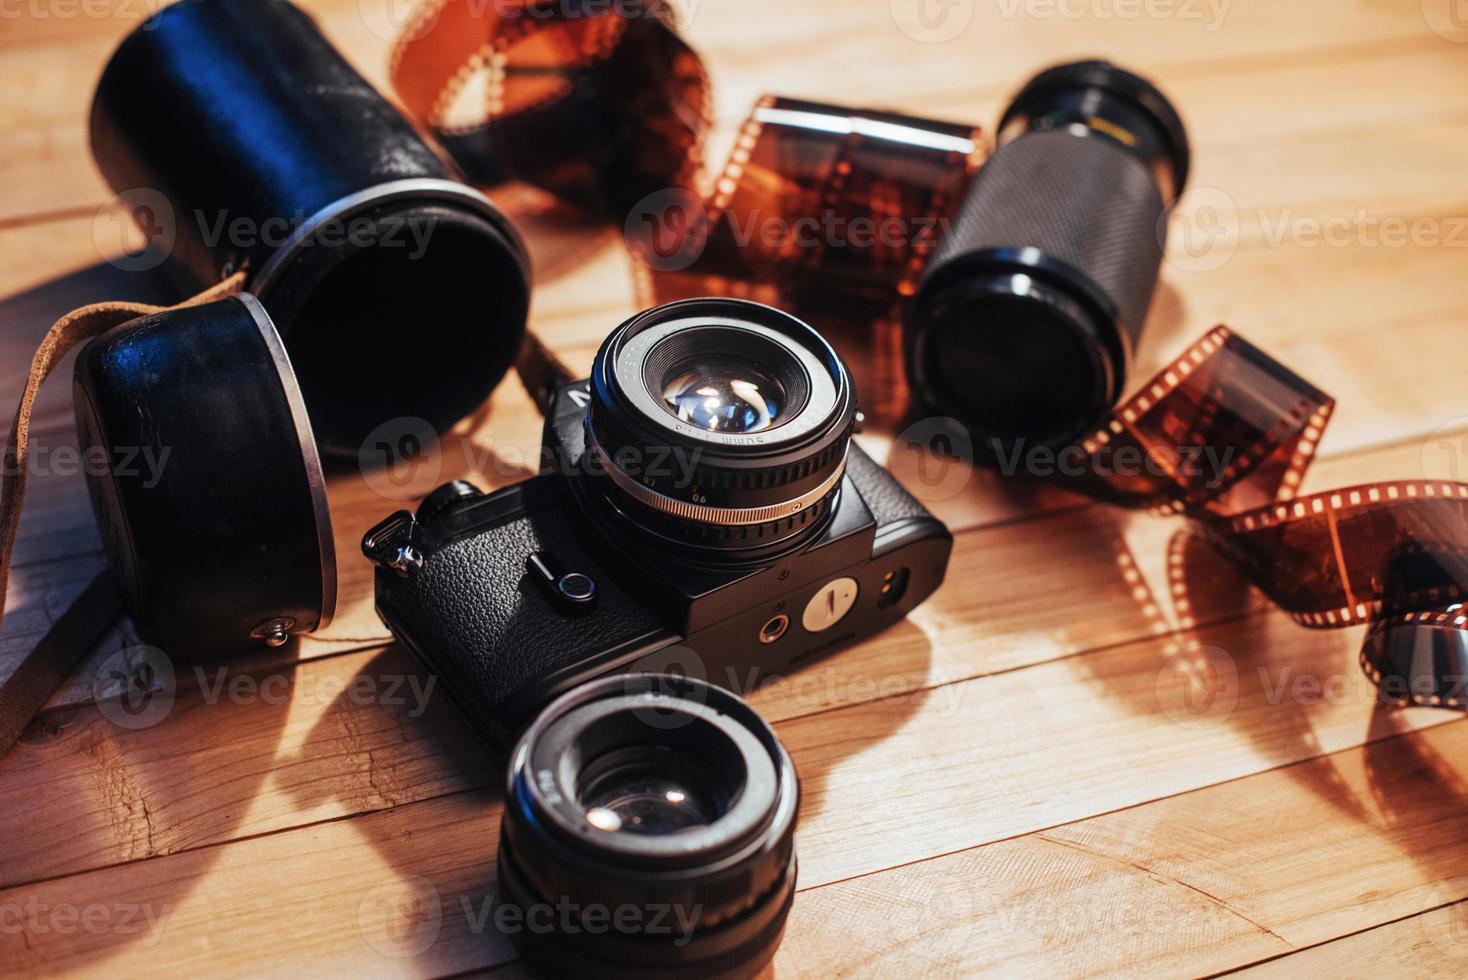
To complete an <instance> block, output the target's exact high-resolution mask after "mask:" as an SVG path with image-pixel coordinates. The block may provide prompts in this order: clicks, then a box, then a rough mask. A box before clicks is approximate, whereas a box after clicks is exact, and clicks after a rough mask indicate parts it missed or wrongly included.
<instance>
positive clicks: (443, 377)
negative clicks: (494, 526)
mask: <svg viewBox="0 0 1468 980" xmlns="http://www.w3.org/2000/svg"><path fill="white" fill-rule="evenodd" d="M91 143H92V152H93V155H94V157H95V158H96V160H97V165H98V167H99V168H100V169H101V171H102V173H103V175H104V176H105V177H106V179H107V182H108V183H109V184H110V185H111V186H112V188H113V190H115V191H117V192H118V194H119V195H120V198H121V200H122V202H123V203H130V202H133V201H134V200H138V201H141V202H143V203H142V204H139V205H138V206H135V207H131V208H130V209H129V210H130V211H131V212H132V214H131V216H132V217H133V218H135V219H136V220H137V222H138V223H139V225H140V226H141V227H142V229H143V231H144V233H145V234H147V235H149V236H150V239H151V238H153V237H155V236H156V237H157V238H158V240H159V242H160V243H166V244H168V245H169V246H170V249H169V250H170V255H169V258H170V262H169V264H168V268H169V269H170V270H172V271H174V272H177V273H178V274H179V275H180V276H181V278H183V279H184V280H186V282H187V285H188V286H189V287H190V291H191V292H192V291H194V290H197V289H198V288H199V287H201V286H205V285H208V284H211V283H214V282H218V281H219V280H221V279H223V278H225V277H227V276H228V275H230V274H231V273H233V272H236V271H238V270H244V271H245V272H246V274H247V281H246V288H247V289H249V290H250V291H251V292H253V293H254V294H256V295H257V296H258V297H259V298H260V301H261V302H262V303H264V305H265V307H266V309H268V310H269V311H270V315H271V317H272V318H273V319H274V321H275V324H276V326H277V327H278V328H279V331H280V334H281V336H282V338H283V339H284V340H285V344H286V348H287V350H288V351H289V352H290V357H291V360H292V362H293V363H294V365H295V370H296V373H297V375H298V377H299V379H300V386H301V390H302V393H303V394H304V396H305V400H306V403H307V405H308V407H309V408H310V410H311V414H312V420H313V422H314V423H315V434H316V437H317V439H318V440H319V442H320V445H321V449H322V451H323V452H326V453H330V454H334V455H354V454H356V453H357V451H358V449H359V448H360V446H361V444H362V441H363V438H364V437H365V436H366V435H367V433H369V432H370V431H372V429H373V428H374V427H376V426H377V425H379V424H380V423H382V422H384V421H386V420H388V419H392V418H400V417H406V416H412V417H417V418H423V419H427V420H428V421H429V422H430V423H431V424H432V425H434V427H435V428H437V429H438V430H440V431H442V430H444V429H446V428H447V427H448V426H450V425H452V424H453V423H454V422H456V421H458V420H459V419H460V418H462V417H463V416H465V415H467V414H468V413H469V412H470V411H472V410H473V409H474V408H476V407H477V406H478V405H479V404H480V403H482V402H483V401H484V399H485V397H486V396H487V395H488V394H489V393H490V391H491V390H493V388H494V387H495V385H496V384H497V383H498V381H499V380H500V378H501V377H502V376H503V375H504V374H505V372H506V371H507V370H508V369H509V367H510V366H511V364H512V362H513V360H514V358H515V355H516V353H517V351H518V349H519V344H520V341H521V338H522V336H523V334H524V329H525V317H526V311H527V309H528V303H529V291H530V282H529V267H528V263H527V258H526V253H525V250H524V248H523V246H522V245H521V243H520V241H519V239H518V237H517V236H516V233H515V231H514V229H513V228H512V227H511V225H510V223H509V222H508V220H507V219H506V218H505V217H504V215H503V214H501V213H500V211H499V210H498V209H496V208H495V206H494V205H493V204H491V203H490V202H489V200H488V199H487V198H485V197H484V195H482V194H480V193H479V192H478V191H476V190H474V189H472V188H470V187H468V186H467V185H465V184H464V183H462V182H461V181H460V180H459V179H458V176H457V174H456V173H454V172H453V171H452V170H451V169H450V168H449V167H448V166H447V165H446V164H445V163H444V161H443V160H442V159H441V158H440V157H439V156H438V155H437V154H436V153H435V152H434V151H433V150H432V149H430V148H429V146H428V145H427V144H426V143H425V142H424V141H423V140H422V139H421V138H420V137H419V136H418V134H417V132H416V131H415V129H414V128H413V125H412V124H411V123H410V122H409V121H408V120H407V119H406V118H404V117H403V115H402V114H401V113H400V112H399V111H398V110H397V109H396V108H395V107H394V106H393V105H391V104H390V103H389V102H388V101H387V100H386V99H384V98H383V97H382V96H381V95H380V94H379V93H378V92H376V91H375V90H374V89H373V88H372V87H371V85H369V84H368V83H367V81H366V80H365V79H363V78H362V76H361V75H359V74H358V73H357V72H356V71H355V70H354V69H353V68H352V67H351V66H350V65H349V64H348V63H347V62H346V60H345V59H344V58H342V56H341V55H340V54H339V53H338V52H337V51H336V50H335V49H334V48H333V47H332V46H331V44H330V42H328V41H327V39H326V38H325V37H323V36H322V34H321V33H320V31H319V30H318V29H317V27H316V24H315V22H314V21H312V19H311V18H310V17H308V16H307V15H306V14H305V13H303V12H302V11H301V10H299V9H297V8H296V7H294V6H292V5H291V4H290V3H288V2H287V0H258V2H252V3H248V4H241V3H234V2H231V0H186V2H182V3H177V4H174V5H172V6H169V7H166V8H164V9H163V10H161V11H160V12H159V13H158V14H157V15H155V16H154V17H152V18H150V19H149V20H148V21H146V22H145V23H144V24H142V25H141V26H139V27H138V28H137V29H136V30H135V31H133V33H132V34H130V35H128V37H127V38H126V39H125V40H124V41H123V42H122V44H121V45H120V46H119V47H118V49H117V51H116V52H115V53H114V54H113V55H112V58H111V60H110V61H109V62H108V65H107V67H106V69H105V70H104V72H103V73H102V77H101V80H100V81H99V82H98V85H97V93H96V97H95V100H94V102H93V105H92V114H91ZM140 194H141V195H142V196H141V197H139V195H140ZM164 209H166V212H167V213H166V214H163V213H160V210H164ZM160 224H161V225H164V226H166V227H160Z"/></svg>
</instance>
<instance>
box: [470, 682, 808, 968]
mask: <svg viewBox="0 0 1468 980" xmlns="http://www.w3.org/2000/svg"><path fill="white" fill-rule="evenodd" d="M798 802H799V790H798V787H797V784H796V780H795V769H794V766H793V765H792V764H791V762H790V758H789V756H788V754H787V753H786V752H785V750H784V748H783V747H782V746H781V745H780V742H779V740H778V739H777V738H776V737H775V733H774V732H773V731H772V730H771V729H770V727H769V726H768V725H767V724H765V722H764V721H763V720H762V719H761V718H760V717H759V716H758V715H757V714H755V712H754V711H753V710H751V709H750V708H749V706H748V705H746V704H745V703H744V702H743V701H741V700H740V699H739V698H737V697H735V696H734V695H733V694H730V693H729V692H727V691H725V690H722V689H720V688H716V687H713V686H711V685H709V684H706V683H703V682H702V681H696V680H691V679H688V678H684V677H677V676H669V675H651V674H631V675H626V676H623V677H607V678H602V679H600V680H596V681H592V682H591V683H589V684H586V685H583V686H582V687H580V688H577V689H575V690H573V691H571V692H570V693H569V694H567V695H565V696H564V697H562V698H561V699H559V700H558V701H556V702H554V703H552V704H551V705H550V707H548V708H546V709H545V711H544V712H543V713H542V714H541V715H540V717H539V718H537V719H536V720H535V721H534V722H533V723H532V724H531V726H530V727H529V729H527V730H526V732H525V734H524V735H523V736H522V737H521V739H520V740H519V742H518V744H517V745H516V747H515V749H514V753H513V755H512V761H511V765H510V772H509V785H508V789H507V792H506V800H505V813H504V818H503V821H502V823H501V831H500V851H499V889H498V890H499V894H500V898H501V901H502V903H503V904H505V905H508V906H511V907H513V908H514V909H516V910H517V912H518V914H516V915H515V916H514V917H513V919H511V920H509V921H513V922H515V923H518V924H522V925H520V926H518V927H515V928H513V929H512V931H510V936H511V938H512V939H513V940H514V941H515V942H516V944H517V946H519V948H520V950H521V952H522V954H523V955H524V956H525V958H526V959H527V960H528V961H530V962H531V963H532V964H533V965H535V966H537V967H540V968H541V969H543V970H545V971H546V972H547V973H551V974H555V975H571V976H585V975H593V974H595V975H601V976H610V977H620V976H634V975H635V976H655V977H657V976H667V977H672V976H684V975H689V976H718V977H747V976H753V975H754V974H755V973H757V972H758V971H759V969H760V968H761V967H762V966H763V965H764V964H765V963H766V962H767V961H768V960H769V958H770V957H771V956H772V955H773V953H774V951H775V947H776V946H777V945H778V944H779V941H780V936H781V934H782V932H783V929H784V923H785V917H786V915H787V914H788V913H789V910H790V903H791V901H792V900H793V898H794V893H795V874H796V864H795V817H796V809H797V805H798ZM593 920H596V921H600V922H603V923H610V924H611V925H610V927H607V928H600V929H592V928H589V925H590V924H591V922H592V921H593Z"/></svg>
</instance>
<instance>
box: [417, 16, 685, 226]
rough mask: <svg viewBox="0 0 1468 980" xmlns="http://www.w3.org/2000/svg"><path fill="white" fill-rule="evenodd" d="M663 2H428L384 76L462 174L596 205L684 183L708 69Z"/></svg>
mask: <svg viewBox="0 0 1468 980" xmlns="http://www.w3.org/2000/svg"><path fill="white" fill-rule="evenodd" d="M676 26H677V15H676V12H675V10H674V9H673V8H672V7H670V6H669V5H668V4H667V3H664V2H663V0H618V2H615V3H613V2H607V0H427V2H425V3H423V4H422V5H420V6H419V7H418V8H416V10H415V12H414V14H413V16H412V17H411V18H410V20H409V23H408V25H407V27H406V29H405V31H404V33H403V35H402V37H401V38H400V39H399V41H398V43H397V45H396V46H395V47H394V49H393V52H392V56H391V62H390V64H389V75H390V77H391V79H392V84H393V87H394V89H395V90H396V92H397V94H398V97H399V98H400V99H401V100H402V102H403V106H404V108H406V109H407V110H408V112H409V113H410V114H411V115H413V116H414V117H416V118H417V119H419V120H420V121H422V122H423V123H424V124H426V125H427V126H428V127H429V128H430V129H431V130H432V131H433V132H434V134H435V135H436V136H437V137H438V139H439V141H440V142H441V143H442V144H443V146H444V148H445V149H446V150H447V151H448V152H449V154H450V155H451V156H452V157H453V158H454V160H455V161H456V162H457V163H458V164H459V166H460V168H461V169H462V170H463V171H464V173H465V176H467V177H468V178H469V179H470V180H471V181H474V182H476V183H479V184H488V185H493V184H500V183H504V182H506V181H509V180H520V181H524V182H526V183H529V184H533V185H535V186H537V187H540V188H542V189H544V190H547V191H550V192H551V193H553V194H555V195H557V196H558V197H560V198H563V199H565V200H567V201H570V202H572V203H574V204H577V205H580V206H583V207H587V208H591V209H594V210H597V211H601V212H604V213H612V214H625V213H628V212H629V211H630V210H631V209H632V208H633V207H634V206H635V205H636V203H637V202H638V201H640V200H642V199H643V198H645V197H646V196H648V195H649V194H655V193H657V192H659V191H663V190H666V189H668V188H691V187H695V186H696V185H697V183H698V180H699V178H700V174H701V172H702V159H703V158H702V149H703V142H704V137H705V135H706V133H707V132H708V129H709V124H710V119H711V117H712V115H711V109H710V104H709V84H708V76H707V74H706V73H705V71H704V67H703V62H702V61H701V60H700V59H699V57H698V56H697V55H696V54H695V53H694V52H693V50H692V49H691V48H689V47H688V45H687V44H685V43H684V42H683V40H682V39H681V38H680V37H679V36H678V32H677V29H676Z"/></svg>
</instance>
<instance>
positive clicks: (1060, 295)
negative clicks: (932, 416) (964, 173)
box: [905, 61, 1189, 457]
mask: <svg viewBox="0 0 1468 980" xmlns="http://www.w3.org/2000/svg"><path fill="white" fill-rule="evenodd" d="M997 144H998V145H997V148H996V149H995V151H994V153H993V155H992V156H991V157H990V159H989V160H988V162H987V163H986V164H985V165H984V166H983V168H982V169H981V170H980V171H979V173H978V175H977V176H976V177H975V178H974V179H973V181H972V182H971V183H970V185H969V188H968V190H967V192H966V193H965V195H964V198H963V200H962V202H961V203H960V205H959V207H958V211H957V213H956V215H955V217H954V219H953V223H952V226H951V228H950V229H949V231H948V233H947V234H946V235H945V237H944V239H943V241H942V242H941V243H940V244H939V246H938V248H937V250H936V251H935V253H934V255H933V258H932V261H931V262H929V264H928V266H927V269H926V270H925V272H924V275H923V278H922V281H921V282H920V284H919V287H918V292H917V295H916V296H915V298H914V301H913V302H912V304H911V306H910V307H909V309H908V313H907V317H906V324H905V327H906V331H905V332H906V338H905V340H906V346H907V370H908V375H909V382H910V385H911V388H912V391H913V393H914V395H915V396H916V398H917V399H918V401H919V402H920V403H921V404H923V405H924V407H925V408H926V409H927V410H929V411H934V412H940V413H944V414H949V415H952V416H955V417H957V418H958V419H959V420H960V421H961V422H963V423H964V424H965V425H967V426H968V427H969V429H970V430H971V431H972V433H973V436H974V443H975V447H976V448H978V449H979V450H980V451H981V453H984V454H987V455H990V456H991V457H992V456H993V455H995V454H1000V453H1006V452H1011V451H1013V450H1015V449H1024V448H1027V447H1034V446H1045V447H1049V448H1052V449H1057V448H1061V447H1064V446H1068V445H1072V444H1074V442H1075V441H1076V440H1078V439H1080V438H1082V437H1083V436H1085V435H1086V434H1087V433H1088V430H1090V429H1092V428H1094V427H1095V426H1097V425H1099V424H1100V423H1101V422H1102V421H1103V420H1104V418H1105V416H1106V414H1107V413H1108V412H1109V411H1110V410H1111V409H1112V408H1113V407H1114V406H1115V404H1116V403H1117V401H1118V400H1119V399H1120V397H1121V395H1122V392H1123V389H1124V386H1125V384H1126V374H1127V369H1128V366H1129V364H1130V361H1131V356H1132V351H1133V349H1134V348H1135V346H1136V344H1137V341H1138V338H1139V335H1140V333H1141V330H1142V324H1143V321H1144V320H1145V319H1146V316H1147V308H1148V306H1149V305H1150V304H1151V301H1152V294H1153V292H1154V290H1155V289H1156V286H1157V277H1158V270H1159V268H1160V266H1161V263H1162V254H1163V243H1164V239H1165V218H1166V214H1167V211H1168V209H1169V208H1171V206H1172V205H1173V204H1174V203H1175V201H1176V200H1177V197H1178V195H1179V194H1181V193H1182V189H1183V186H1184V184H1185V182H1186V180H1187V174H1188V161H1189V149H1188V140H1187V135H1186V133H1185V132H1184V130H1183V124H1182V120H1181V119H1180V118H1179V116H1178V114H1177V112H1176V110H1174V109H1173V107H1172V105H1171V103H1169V102H1168V100H1167V99H1166V98H1165V97H1164V96H1163V94H1162V93H1161V92H1160V91H1159V90H1158V89H1157V88H1156V87H1155V86H1154V85H1153V84H1152V83H1151V82H1148V81H1147V80H1146V79H1143V78H1141V77H1139V76H1137V75H1134V74H1132V73H1131V72H1128V71H1125V70H1123V69H1121V68H1118V67H1116V66H1115V65H1112V64H1109V63H1107V62H1104V61H1083V62H1077V63H1074V64H1066V65H1060V66H1058V67H1055V68H1051V69H1049V70H1048V71H1044V72H1042V73H1040V74H1039V75H1037V76H1035V77H1034V78H1032V79H1031V80H1030V81H1029V82H1028V83H1027V84H1026V85H1025V86H1024V87H1023V88H1022V89H1021V90H1020V92H1019V94H1018V95H1017V96H1016V97H1015V99H1014V101H1013V103H1012V104H1011V105H1010V107H1009V109H1008V111H1006V112H1005V114H1004V116H1003V119H1002V121H1001V122H1000V125H999V129H998V137H997Z"/></svg>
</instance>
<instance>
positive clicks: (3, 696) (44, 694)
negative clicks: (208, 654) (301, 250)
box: [0, 272, 245, 756]
mask: <svg viewBox="0 0 1468 980" xmlns="http://www.w3.org/2000/svg"><path fill="white" fill-rule="evenodd" d="M244 282H245V274H244V273H243V272H237V273H235V274H234V275H233V276H230V277H229V278H228V279H225V280H223V281H222V282H219V283H216V284H215V285H213V286H211V287H209V288H208V289H206V290H204V291H203V292H201V293H199V294H198V295H197V296H192V297H190V298H189V299H186V300H184V301H183V302H182V303H178V304H176V305H174V306H151V305H148V304H146V303H120V302H119V303H94V304H92V305H90V306H83V307H81V308H79V309H75V310H72V311H71V312H70V313H68V314H66V315H65V316H63V317H62V318H61V319H59V320H57V321H56V322H55V323H54V324H52V325H51V329H49V330H47V331H46V336H45V337H44V338H43V339H42V340H41V344H40V346H39V347H37V348H36V353H35V356H34V357H32V358H31V369H30V373H29V375H27V377H26V382H25V388H24V390H23V391H22V392H21V396H20V404H19V405H18V406H17V407H16V410H15V417H14V418H13V419H12V420H11V423H10V436H9V439H8V441H7V442H6V446H5V471H4V474H3V475H0V625H3V622H4V608H5V600H6V596H7V594H8V590H9V586H10V557H11V554H12V552H13V551H14V550H15V536H16V533H17V532H18V531H19V530H20V514H21V505H22V504H23V503H24V501H25V488H26V469H27V455H28V452H29V448H30V429H31V412H32V411H33V410H34V408H35V404H36V395H37V394H38V393H39V392H40V390H41V385H42V384H43V383H44V382H45V380H46V378H47V377H49V376H50V374H51V371H52V370H53V369H54V368H55V367H56V365H57V364H59V363H60V362H61V359H62V358H64V357H65V356H66V355H67V353H68V352H70V351H71V350H72V349H73V348H75V347H76V346H78V345H79V344H81V343H83V342H85V341H87V340H90V339H91V338H93V337H95V336H97V335H98V334H101V333H104V332H106V331H107V330H110V329H112V328H113V327H116V326H119V325H121V324H124V323H127V322H128V321H130V320H136V319H137V318H138V317H140V316H148V315H150V314H153V313H162V312H165V311H167V310H172V309H179V308H182V307H185V306H197V305H199V304H201V303H210V302H213V301H214V300H217V299H223V298H225V297H227V296H231V295H233V294H235V293H237V292H239V291H240V289H241V288H242V287H243V286H244ZM120 611H121V600H120V598H119V597H118V594H117V590H116V587H115V585H113V583H112V582H111V578H110V576H109V575H108V573H106V572H103V573H101V574H100V575H98V576H97V578H96V579H95V580H94V581H93V582H92V583H91V584H90V585H89V586H87V588H86V589H85V590H84V591H83V592H82V593H81V595H80V596H78V597H77V599H75V600H74V601H73V602H72V603H71V605H70V606H68V607H67V609H66V610H65V611H64V612H63V613H62V614H61V615H60V616H59V617H57V619H56V621H55V622H54V623H53V624H52V625H51V628H50V629H49V630H48V631H47V632H46V634H45V636H43V637H42V638H41V641H40V642H39V643H37V644H36V646H35V647H34V648H32V649H31V650H30V652H28V653H27V654H26V655H25V656H24V657H23V658H22V660H21V662H20V663H19V664H18V665H17V666H16V669H15V670H14V671H13V672H12V673H11V674H10V676H9V677H7V678H5V680H4V681H3V682H0V756H3V755H4V754H5V753H6V752H7V751H9V749H10V747H11V745H13V744H14V743H15V740H16V739H17V738H19V737H20V734H21V732H23V731H24V730H25V727H26V725H28V724H30V722H31V719H33V718H34V717H35V716H36V714H37V713H38V712H39V711H40V710H41V709H42V708H43V707H44V706H45V704H46V699H47V698H49V697H50V696H51V694H52V693H53V692H54V691H55V690H56V689H57V687H59V686H60V685H61V683H62V682H63V681H65V679H66V678H67V676H68V675H70V673H71V671H72V670H73V669H75V667H76V665H77V664H78V663H79V662H80V661H81V658H82V657H83V655H85V654H86V652H87V650H88V649H89V648H90V647H91V645H92V644H93V643H94V642H95V641H96V639H97V637H99V636H100V635H101V634H102V631H103V630H105V629H106V628H107V627H108V626H110V625H111V624H112V622H113V621H114V620H115V619H116V618H117V614H118V613H119V612H120Z"/></svg>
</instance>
